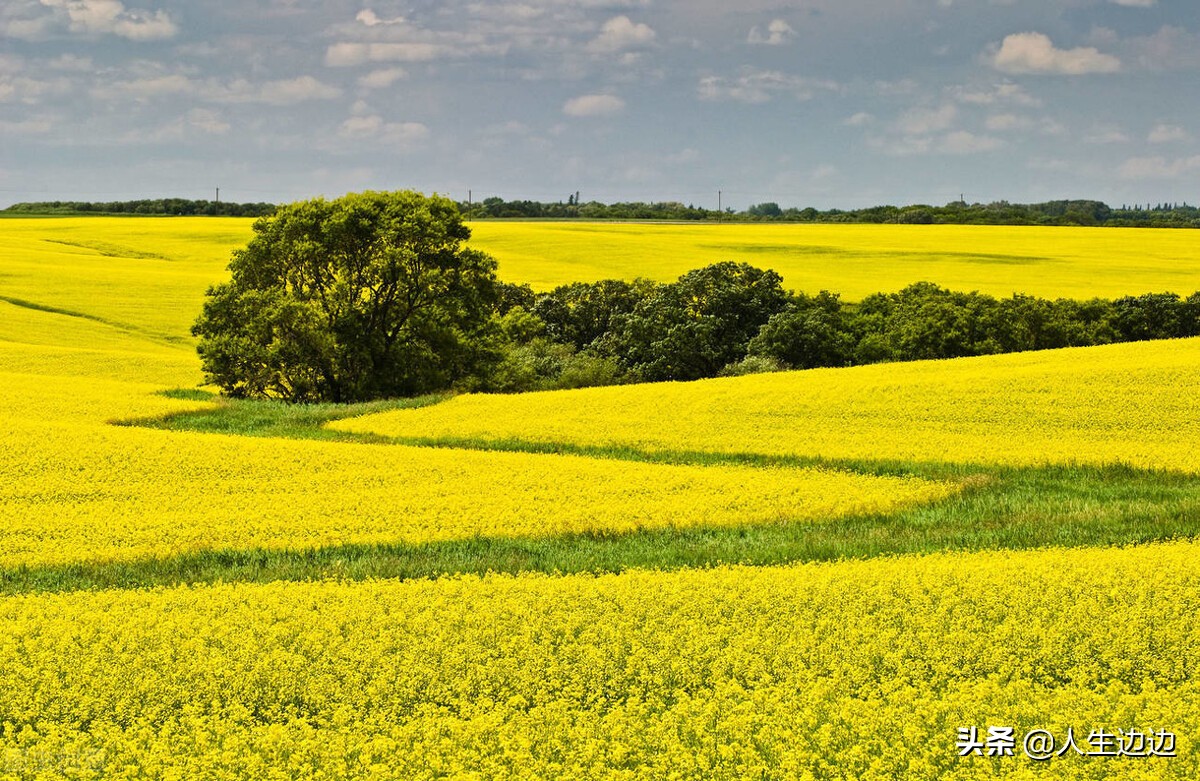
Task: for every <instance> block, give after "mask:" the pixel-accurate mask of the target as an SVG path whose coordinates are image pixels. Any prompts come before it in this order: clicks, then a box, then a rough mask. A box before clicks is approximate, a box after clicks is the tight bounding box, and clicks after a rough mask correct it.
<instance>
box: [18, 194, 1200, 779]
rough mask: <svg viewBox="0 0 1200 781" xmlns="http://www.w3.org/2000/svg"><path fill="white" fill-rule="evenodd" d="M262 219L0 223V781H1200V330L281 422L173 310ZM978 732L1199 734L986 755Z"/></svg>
mask: <svg viewBox="0 0 1200 781" xmlns="http://www.w3.org/2000/svg"><path fill="white" fill-rule="evenodd" d="M249 225H250V222H249V221H247V220H235V219H178V220H167V219H103V218H89V219H76V218H69V219H55V220H33V219H29V220H24V219H7V220H4V221H0V387H2V388H3V389H4V400H3V405H2V406H0V420H2V421H3V427H2V429H0V431H2V433H0V592H2V593H3V596H0V671H2V672H0V681H2V683H3V685H2V686H0V778H22V779H23V778H39V777H54V778H57V777H82V778H87V777H117V778H125V777H127V778H135V777H183V778H191V777H205V778H244V777H256V778H292V777H305V778H347V777H354V778H389V777H398V776H403V777H410V778H438V777H453V778H528V777H580V778H614V779H615V778H643V777H661V778H669V777H676V778H697V779H700V778H730V779H738V778H746V777H758V778H797V779H799V778H862V779H890V778H899V777H910V778H930V779H932V778H961V779H976V778H993V777H1011V778H1035V777H1055V778H1067V779H1074V778H1078V779H1085V778H1087V779H1094V778H1114V779H1115V778H1147V779H1150V778H1154V779H1169V778H1179V779H1186V778H1194V777H1195V776H1196V775H1197V773H1198V772H1200V764H1198V759H1197V757H1198V755H1197V753H1196V749H1195V737H1196V735H1198V734H1200V723H1198V722H1197V713H1200V691H1198V689H1197V680H1196V677H1195V668H1196V663H1197V661H1198V660H1197V659H1196V653H1197V649H1198V648H1200V637H1197V634H1196V631H1197V630H1196V627H1195V622H1194V620H1193V619H1194V615H1195V613H1196V611H1197V609H1200V604H1198V602H1200V564H1198V563H1197V562H1200V557H1198V556H1197V549H1196V544H1195V543H1194V542H1193V541H1192V539H1193V538H1194V537H1195V535H1196V534H1197V533H1198V532H1200V520H1198V519H1200V477H1198V475H1200V461H1197V455H1196V452H1195V447H1194V443H1195V441H1196V440H1197V438H1198V435H1200V430H1198V428H1197V423H1196V420H1195V415H1194V407H1195V403H1194V400H1195V398H1196V396H1197V392H1198V391H1200V372H1198V371H1197V368H1196V367H1197V365H1198V363H1200V361H1198V359H1200V340H1196V339H1189V340H1170V341H1159V342H1149V343H1139V344H1118V345H1107V346H1103V347H1092V348H1071V349H1065V350H1052V351H1045V352H1038V353H1021V354H1013V355H1000V356H986V357H980V358H969V359H956V360H952V361H923V362H912V363H905V364H880V365H870V366H859V367H852V368H844V369H817V370H811V371H805V372H784V373H778V374H765V375H751V376H746V377H733V378H723V379H716V380H705V381H699V382H693V383H660V384H645V385H632V386H619V387H607V388H594V389H583V390H577V391H556V392H550V393H533V394H520V395H513V396H494V395H487V394H473V395H462V396H458V397H455V398H450V399H445V400H443V399H436V398H431V399H422V400H418V401H414V402H388V403H383V404H377V405H375V406H370V405H364V406H359V407H354V408H347V409H346V410H345V411H344V412H340V413H339V412H336V411H334V412H329V413H328V414H325V415H324V417H318V416H315V415H314V416H313V417H312V418H311V419H309V420H307V421H305V420H299V422H295V421H293V422H292V423H291V424H290V426H291V427H290V428H289V427H286V426H282V424H280V425H277V426H276V428H270V427H262V426H260V424H259V422H255V420H256V419H257V418H262V419H270V420H271V421H274V423H275V424H278V422H279V420H278V419H279V418H280V416H282V415H284V414H285V413H284V412H281V410H282V408H283V405H278V404H275V405H272V404H271V403H269V402H263V403H256V402H228V401H221V400H218V399H216V398H215V397H213V396H212V395H211V394H210V393H208V392H207V391H203V390H197V386H198V385H199V383H200V382H201V379H202V378H201V376H200V372H199V362H198V360H197V358H196V356H195V352H194V347H193V341H192V338H191V336H190V334H189V330H188V329H189V327H190V325H191V323H192V321H193V320H194V318H195V316H196V313H197V312H198V310H199V307H200V302H201V301H202V299H203V296H204V289H205V287H206V286H207V285H209V284H212V283H214V282H217V281H220V280H221V279H222V278H223V276H224V273H225V272H224V267H225V263H226V261H227V259H228V254H229V251H230V250H231V249H233V248H234V247H237V246H240V245H242V244H244V242H245V241H246V239H247V238H248V236H249ZM472 228H473V230H474V231H475V233H476V237H477V241H476V242H475V244H476V245H477V246H479V247H481V248H483V249H487V250H489V251H492V252H494V253H495V254H496V256H497V257H498V258H499V259H500V272H501V276H502V277H503V278H505V279H507V280H510V281H517V282H530V283H532V284H533V285H534V287H535V288H538V289H545V288H548V287H551V286H553V285H556V284H559V283H561V282H566V281H572V280H576V279H583V280H589V279H598V278H602V277H629V276H633V275H639V274H640V275H647V276H651V277H655V278H659V279H666V278H670V277H673V276H675V275H677V274H678V273H680V272H681V271H683V270H686V269H688V268H690V267H694V266H698V265H701V264H703V263H706V262H708V261H710V260H716V259H728V258H735V259H739V260H745V261H747V262H751V263H754V264H756V265H760V266H763V267H775V268H777V269H778V270H779V271H780V272H781V273H782V274H783V275H784V278H785V284H787V285H788V286H789V287H796V288H804V289H809V290H813V289H816V288H819V287H825V288H830V289H833V290H838V291H841V292H843V293H844V294H845V295H846V296H847V297H849V298H855V297H859V296H862V295H865V294H867V293H871V292H876V291H878V290H883V289H888V288H898V287H901V286H903V285H906V284H909V283H911V282H913V281H917V280H918V279H931V280H934V281H937V282H940V283H942V284H945V285H948V286H951V287H954V288H956V289H976V288H977V289H980V290H984V291H989V292H992V293H995V294H997V295H1008V294H1010V293H1012V292H1014V291H1022V292H1029V293H1034V294H1038V295H1044V296H1068V297H1087V296H1094V295H1103V296H1119V295H1124V294H1136V293H1142V292H1147V291H1161V290H1173V291H1176V292H1181V293H1188V292H1191V291H1193V290H1196V289H1200V268H1197V266H1196V264H1195V262H1194V260H1193V259H1194V256H1195V246H1196V245H1195V238H1194V234H1192V233H1190V232H1186V231H1175V232H1173V231H1132V230H1130V231H1117V230H1106V231H1092V230H1085V229H1044V228H1030V229H1025V230H1013V229H991V228H969V229H968V228H959V227H938V226H935V227H930V226H911V227H902V226H890V227H887V228H884V227H879V226H697V227H688V228H684V227H680V226H649V225H647V226H633V225H613V226H596V225H593V226H579V225H560V224H552V223H545V224H541V223H539V224H533V223H528V224H504V223H483V222H479V223H474V224H473V226H472ZM797 232H804V233H803V237H804V238H803V240H802V241H801V240H799V239H797V238H796V237H797V236H798V235H800V233H797ZM639 241H640V242H641V244H640V245H639ZM712 244H715V245H718V246H706V245H712ZM542 248H545V249H542ZM813 248H817V249H813ZM822 248H823V249H822ZM830 248H835V249H830ZM706 252H712V253H714V254H713V255H711V256H710V255H707V254H705V253H706ZM1005 258H1008V259H1009V260H1004V259H1005ZM235 415H242V416H243V417H241V418H235V417H234V416H235ZM352 416H353V417H352ZM339 418H341V419H340V420H339ZM327 420H328V421H332V422H328V423H327V422H326V421H327ZM231 421H232V422H231ZM222 422H224V424H225V425H224V427H220V426H219V425H217V424H220V423H222ZM114 424H120V425H114ZM256 427H257V428H256ZM280 432H283V433H282V434H281V433H280ZM972 725H975V726H979V727H981V728H983V729H984V731H985V732H986V728H987V727H988V726H989V725H1007V726H1011V727H1014V728H1016V729H1017V731H1018V734H1021V733H1022V732H1024V731H1027V730H1031V729H1035V728H1043V729H1047V730H1050V731H1051V732H1053V733H1055V734H1057V735H1059V736H1060V737H1061V736H1062V735H1063V734H1064V733H1065V732H1066V730H1067V728H1073V729H1074V730H1075V734H1076V735H1080V736H1081V737H1083V736H1086V735H1087V734H1088V733H1089V732H1090V731H1091V730H1096V729H1108V730H1110V731H1111V730H1116V729H1118V728H1119V729H1126V730H1127V729H1131V728H1138V729H1143V730H1154V729H1166V730H1172V731H1173V732H1174V733H1176V734H1177V735H1178V746H1177V753H1178V756H1177V757H1174V758H1164V757H1142V758H1131V757H1122V758H1101V757H1081V756H1078V755H1077V754H1074V753H1072V754H1068V755H1065V756H1061V757H1056V758H1055V759H1053V760H1051V761H1049V762H1048V763H1045V764H1039V763H1034V762H1031V761H1030V760H1028V759H1027V758H1026V757H1024V756H1021V755H1020V748H1019V746H1018V751H1017V756H1013V757H974V756H969V757H963V758H959V757H958V756H957V752H956V751H955V735H956V730H957V729H959V728H960V727H968V726H972Z"/></svg>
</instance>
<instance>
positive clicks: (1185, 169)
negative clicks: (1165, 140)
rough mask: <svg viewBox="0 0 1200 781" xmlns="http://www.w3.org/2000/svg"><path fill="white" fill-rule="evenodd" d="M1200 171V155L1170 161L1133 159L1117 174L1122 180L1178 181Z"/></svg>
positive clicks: (1159, 158)
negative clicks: (1186, 175) (1184, 176)
mask: <svg viewBox="0 0 1200 781" xmlns="http://www.w3.org/2000/svg"><path fill="white" fill-rule="evenodd" d="M1194 171H1200V155H1195V156H1194V157H1180V158H1175V159H1171V160H1168V159H1167V158H1165V157H1131V158H1129V159H1128V160H1126V161H1125V162H1124V163H1122V164H1121V167H1120V168H1118V169H1117V174H1118V175H1119V176H1120V177H1121V178H1122V179H1178V178H1179V177H1181V176H1183V175H1185V174H1191V173H1192V172H1194Z"/></svg>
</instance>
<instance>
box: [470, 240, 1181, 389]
mask: <svg viewBox="0 0 1200 781" xmlns="http://www.w3.org/2000/svg"><path fill="white" fill-rule="evenodd" d="M782 282H783V280H782V278H781V277H780V276H779V274H777V273H776V272H774V271H770V270H763V269H758V268H755V267H753V266H750V265H748V264H745V263H733V262H725V263H717V264H714V265H711V266H706V267H704V268H700V269H696V270H694V271H689V272H688V273H686V274H684V275H683V276H682V277H680V278H679V279H678V280H677V281H675V282H672V283H668V284H659V283H655V282H651V281H649V280H645V279H640V280H635V281H633V282H625V281H620V280H605V281H601V282H575V283H572V284H569V285H563V286H561V287H558V288H555V289H554V290H551V291H550V292H548V293H534V292H533V290H531V289H530V288H529V287H528V286H517V285H504V286H503V294H502V296H501V301H500V305H499V306H498V307H497V318H498V326H499V331H500V333H501V334H502V335H503V337H502V340H501V341H502V347H501V349H500V350H499V352H500V354H501V355H503V359H502V361H501V362H500V363H499V365H498V366H497V368H496V370H495V371H494V372H493V373H492V374H491V375H490V376H489V377H487V378H486V379H485V380H484V381H482V382H481V383H480V386H479V387H477V388H475V389H478V390H493V391H525V390H539V389H552V388H569V387H580V386H584V385H605V384H612V383H621V382H643V381H657V380H696V379H701V378H705V377H716V376H723V375H737V374H749V373H754V372H763V371H776V370H781V369H810V368H816V367H821V366H853V365H856V364H866V363H878V362H884V361H912V360H920V359H931V358H960V357H966V356H976V355H994V354H998V353H1012V352H1022V351H1026V350H1045V349H1050V348H1057V347H1083V346H1091V345H1101V344H1109V343H1113V342H1130V341H1141V340H1147V339H1170V338H1177V337H1188V336H1198V335H1200V293H1195V294H1193V295H1191V296H1189V297H1187V298H1181V297H1180V296H1178V295H1176V294H1174V293H1149V294H1145V295H1139V296H1125V297H1122V298H1117V299H1114V300H1106V299H1100V298H1095V299H1091V300H1089V301H1076V300H1071V299H1057V300H1049V299H1044V298H1036V297H1034V296H1026V295H1014V296H1012V297H1009V298H995V297H993V296H990V295H985V294H983V293H978V292H972V293H961V292H953V291H950V290H947V289H945V288H942V287H940V286H938V285H936V284H933V283H931V282H918V283H916V284H913V285H910V286H908V287H906V288H904V289H903V290H901V291H899V292H897V293H876V294H873V295H869V296H867V297H866V298H864V299H863V300H862V301H861V302H859V303H856V304H845V303H843V302H842V301H841V299H840V298H839V296H838V294H836V293H831V292H828V291H821V292H819V293H817V294H815V295H806V294H804V293H792V292H790V291H787V290H785V289H784V288H783V285H782Z"/></svg>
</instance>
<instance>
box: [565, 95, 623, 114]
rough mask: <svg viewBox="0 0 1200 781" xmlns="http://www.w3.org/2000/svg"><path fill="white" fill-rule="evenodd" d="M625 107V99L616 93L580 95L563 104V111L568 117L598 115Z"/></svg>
mask: <svg viewBox="0 0 1200 781" xmlns="http://www.w3.org/2000/svg"><path fill="white" fill-rule="evenodd" d="M623 108H625V101H623V100H621V99H620V98H618V97H617V96H616V95H580V96H579V97H577V98H571V99H570V100H568V101H567V102H566V103H565V104H563V113H564V114H566V115H567V116H569V117H600V116H605V115H609V114H616V113H617V112H619V111H621V110H622V109H623Z"/></svg>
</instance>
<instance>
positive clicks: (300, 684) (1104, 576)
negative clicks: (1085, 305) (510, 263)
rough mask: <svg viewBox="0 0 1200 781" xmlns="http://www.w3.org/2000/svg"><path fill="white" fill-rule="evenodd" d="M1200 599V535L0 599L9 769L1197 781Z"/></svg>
mask: <svg viewBox="0 0 1200 781" xmlns="http://www.w3.org/2000/svg"><path fill="white" fill-rule="evenodd" d="M1198 611H1200V550H1198V549H1197V546H1196V545H1195V544H1193V543H1172V544H1160V545H1149V546H1143V547H1140V548H1130V549H1109V550H1045V551H1038V552H993V553H975V554H937V555H932V556H926V557H920V558H910V557H904V558H898V559H882V560H873V561H864V562H843V563H837V564H824V565H799V566H791V567H768V568H742V567H722V568H716V569H710V570H698V571H696V570H692V571H688V570H685V571H678V572H669V573H662V572H645V571H633V572H627V573H624V574H621V575H604V576H566V577H552V576H541V575H521V576H515V577H514V576H488V577H483V578H477V577H456V578H449V579H441V580H437V581H410V582H396V581H373V582H363V583H342V582H321V583H273V584H267V585H250V584H225V585H214V586H197V587H192V588H187V587H184V588H174V589H155V590H151V591H103V592H82V593H73V594H43V595H27V596H14V597H6V598H4V599H3V600H0V670H4V681H5V685H4V686H3V687H0V723H3V724H4V725H5V727H4V730H3V732H2V733H0V778H30V777H45V778H49V777H61V776H69V777H77V778H106V779H124V778H180V779H183V778H188V779H190V778H205V779H246V778H254V779H264V780H266V779H292V778H304V779H312V780H313V781H316V780H318V779H368V778H373V779H384V778H404V779H412V780H414V781H419V780H420V779H434V778H452V779H483V778H486V779H497V780H499V779H534V778H539V779H540V778H555V779H560V778H561V779H572V778H587V779H659V778H661V779H697V780H699V779H705V780H706V781H708V780H710V779H738V780H740V779H747V778H755V779H816V778H839V779H856V780H857V781H885V780H886V781H894V779H901V778H902V779H907V780H909V781H933V780H934V779H958V780H961V779H990V778H1012V779H1038V778H1055V779H1068V780H1071V779H1122V781H1128V780H1131V779H1132V780H1134V781H1137V780H1138V779H1194V778H1196V777H1197V776H1198V775H1200V754H1198V753H1197V751H1196V739H1197V736H1198V735H1200V682H1198V680H1197V678H1196V676H1195V670H1196V669H1197V666H1198V665H1200V628H1198V624H1197V623H1196V622H1195V620H1194V617H1195V615H1196V614H1197V612H1198ZM972 726H974V727H977V728H978V730H979V733H980V734H981V735H985V736H986V734H987V732H988V727H992V726H994V727H1011V728H1013V730H1014V735H1015V736H1016V741H1017V742H1016V745H1015V752H1014V753H1015V755H1014V756H998V757H987V756H967V757H959V756H958V749H957V747H956V742H957V738H958V730H959V729H960V728H964V727H967V728H969V727H972ZM1034 729H1044V730H1048V731H1049V732H1050V733H1051V734H1052V735H1053V736H1055V737H1056V739H1057V740H1058V741H1059V742H1060V743H1062V742H1063V741H1065V739H1066V735H1067V730H1068V729H1070V730H1072V731H1073V734H1074V736H1075V739H1076V741H1077V742H1078V745H1079V749H1078V750H1079V751H1081V752H1088V751H1095V750H1097V746H1096V745H1095V744H1091V743H1088V741H1087V738H1088V736H1089V735H1091V734H1092V731H1093V730H1105V731H1107V732H1108V733H1110V734H1115V733H1116V731H1117V730H1123V731H1131V730H1140V731H1142V732H1156V731H1160V730H1161V731H1163V732H1167V733H1172V734H1174V735H1175V736H1176V741H1175V745H1174V751H1175V753H1176V754H1177V756H1176V757H1174V758H1163V757H1142V758H1132V757H1122V758H1116V757H1099V756H1093V757H1085V756H1080V755H1079V754H1078V753H1076V751H1075V750H1072V749H1070V748H1068V750H1067V753H1066V754H1065V755H1063V756H1057V757H1053V758H1051V759H1050V760H1048V761H1047V762H1045V763H1041V764H1039V763H1035V762H1033V761H1032V760H1030V759H1028V758H1027V757H1026V756H1025V755H1024V751H1023V747H1022V744H1023V736H1024V735H1025V734H1026V733H1027V732H1029V731H1030V730H1034ZM1159 745H1160V747H1161V748H1165V747H1166V744H1165V743H1160V744H1159ZM39 771H40V772H41V773H42V775H41V776H38V775H37V773H38V772H39ZM6 772H7V775H5V773H6Z"/></svg>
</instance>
